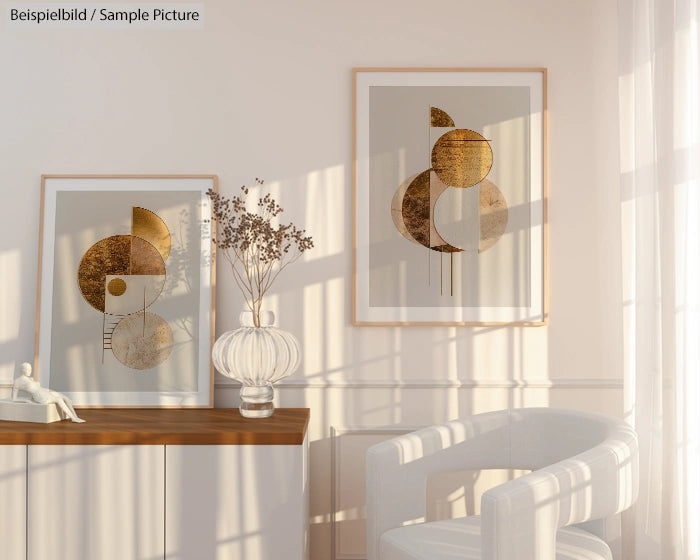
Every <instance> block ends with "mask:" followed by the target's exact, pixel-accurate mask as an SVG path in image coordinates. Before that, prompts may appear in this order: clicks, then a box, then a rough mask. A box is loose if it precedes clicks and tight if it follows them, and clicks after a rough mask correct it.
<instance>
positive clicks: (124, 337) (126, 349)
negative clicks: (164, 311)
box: [112, 313, 173, 370]
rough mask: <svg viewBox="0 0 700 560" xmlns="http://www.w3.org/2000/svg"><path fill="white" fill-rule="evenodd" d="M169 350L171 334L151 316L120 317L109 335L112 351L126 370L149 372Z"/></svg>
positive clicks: (171, 340)
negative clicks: (145, 370)
mask: <svg viewBox="0 0 700 560" xmlns="http://www.w3.org/2000/svg"><path fill="white" fill-rule="evenodd" d="M172 349H173V331H172V329H171V328H170V325H168V322H167V321H166V320H165V319H163V318H162V317H160V316H159V315H156V314H155V313H133V314H132V315H127V316H126V317H124V318H123V319H122V320H121V321H119V323H118V324H117V326H116V327H115V329H114V332H113V333H112V352H113V353H114V356H115V357H116V358H117V360H119V361H120V362H121V363H122V364H124V365H125V366H126V367H128V368H130V369H139V370H144V369H151V368H154V367H156V366H157V365H159V364H162V363H163V362H164V361H165V360H167V359H168V357H169V356H170V352H171V351H172Z"/></svg>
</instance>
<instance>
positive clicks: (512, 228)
mask: <svg viewBox="0 0 700 560" xmlns="http://www.w3.org/2000/svg"><path fill="white" fill-rule="evenodd" d="M353 87H354V210H353V211H354V216H353V223H354V238H355V251H354V278H353V322H354V323H355V324H357V325H414V324H415V325H424V324H435V325H469V324H473V325H498V324H517V325H542V324H545V323H546V321H547V310H546V294H547V290H546V281H547V246H546V245H547V244H546V241H547V235H546V195H547V191H546V166H547V164H546V154H547V142H546V70H545V69H541V68H537V69H452V68H448V69H404V68H358V69H355V70H354V71H353Z"/></svg>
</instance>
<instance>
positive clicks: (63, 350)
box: [34, 175, 217, 407]
mask: <svg viewBox="0 0 700 560" xmlns="http://www.w3.org/2000/svg"><path fill="white" fill-rule="evenodd" d="M41 183H42V188H41V192H42V194H41V221H40V234H39V237H40V239H39V281H38V285H37V332H36V344H35V359H34V375H35V377H36V378H37V379H38V380H39V382H40V383H41V385H42V386H44V387H49V388H51V389H53V390H56V391H59V392H61V393H64V394H65V395H66V396H68V397H69V398H70V399H72V401H73V403H74V404H75V405H79V406H92V407H107V406H120V407H211V406H213V389H214V386H213V366H212V362H211V347H212V343H213V335H214V326H213V325H214V323H213V320H214V278H215V276H214V266H215V265H214V251H213V247H212V227H213V224H212V222H211V206H210V203H209V197H208V196H207V194H206V192H207V190H208V189H216V188H217V177H216V175H43V176H42V181H41Z"/></svg>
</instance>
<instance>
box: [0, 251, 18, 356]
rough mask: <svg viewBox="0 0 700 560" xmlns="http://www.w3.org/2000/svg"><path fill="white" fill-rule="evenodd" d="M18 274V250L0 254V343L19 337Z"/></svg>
mask: <svg viewBox="0 0 700 560" xmlns="http://www.w3.org/2000/svg"><path fill="white" fill-rule="evenodd" d="M20 272H21V271H20V253H19V249H13V250H11V251H3V252H2V253H0V309H2V313H0V343H2V342H9V341H11V340H16V339H17V337H18V336H19V315H20V302H21V301H22V296H23V294H22V290H21V289H20Z"/></svg>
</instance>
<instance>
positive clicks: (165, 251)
mask: <svg viewBox="0 0 700 560" xmlns="http://www.w3.org/2000/svg"><path fill="white" fill-rule="evenodd" d="M131 235H133V236H135V237H139V238H141V239H143V240H144V241H148V242H149V243H150V244H151V245H153V246H154V247H155V248H156V249H157V250H158V252H159V253H160V256H161V257H163V261H167V260H168V256H169V255H170V248H171V245H172V240H171V238H170V230H169V229H168V226H167V225H165V222H164V221H163V220H162V218H160V216H158V215H157V214H156V213H155V212H151V211H150V210H147V209H146V208H140V207H138V206H134V207H133V208H132V210H131Z"/></svg>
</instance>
